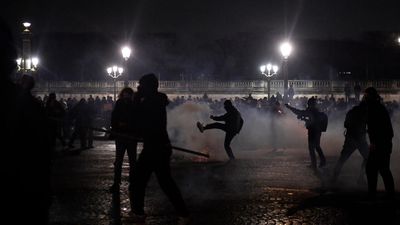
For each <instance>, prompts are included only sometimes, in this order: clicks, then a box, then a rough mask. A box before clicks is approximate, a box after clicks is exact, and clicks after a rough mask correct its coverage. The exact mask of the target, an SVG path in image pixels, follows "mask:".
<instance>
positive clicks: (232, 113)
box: [196, 100, 243, 160]
mask: <svg viewBox="0 0 400 225" xmlns="http://www.w3.org/2000/svg"><path fill="white" fill-rule="evenodd" d="M224 108H225V110H226V113H225V114H224V115H222V116H213V115H211V116H210V118H211V119H212V120H215V121H224V122H225V123H211V124H207V125H205V126H203V124H201V123H200V122H197V124H196V125H197V128H199V130H200V132H201V133H203V132H204V131H205V130H209V129H220V130H223V131H225V141H224V147H225V151H226V154H228V157H229V159H230V160H233V159H235V156H234V155H233V152H232V148H231V141H232V139H233V138H234V137H235V135H236V134H238V133H239V132H240V130H241V129H242V126H243V119H242V116H241V115H240V112H239V111H238V110H237V109H236V108H235V106H233V104H232V101H231V100H225V102H224Z"/></svg>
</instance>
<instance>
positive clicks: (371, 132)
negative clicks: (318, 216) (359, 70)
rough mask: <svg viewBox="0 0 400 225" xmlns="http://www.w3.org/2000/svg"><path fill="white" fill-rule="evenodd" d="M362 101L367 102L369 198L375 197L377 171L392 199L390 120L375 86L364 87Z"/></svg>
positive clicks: (391, 132) (393, 193)
mask: <svg viewBox="0 0 400 225" xmlns="http://www.w3.org/2000/svg"><path fill="white" fill-rule="evenodd" d="M364 101H365V102H366V104H367V132H368V136H369V141H370V146H369V155H368V159H367V165H366V173H367V180H368V194H369V197H370V198H371V200H373V199H375V197H376V192H377V191H376V189H377V183H378V172H379V173H380V174H381V176H382V179H383V183H384V184H385V189H386V194H387V197H388V198H389V199H394V195H395V191H394V190H395V189H394V180H393V175H392V172H391V171H390V155H391V153H392V138H393V127H392V122H391V120H390V116H389V113H388V111H387V109H386V108H385V106H384V105H383V104H382V103H381V97H380V96H379V94H378V92H377V91H376V89H375V88H373V87H368V88H367V89H365V91H364Z"/></svg>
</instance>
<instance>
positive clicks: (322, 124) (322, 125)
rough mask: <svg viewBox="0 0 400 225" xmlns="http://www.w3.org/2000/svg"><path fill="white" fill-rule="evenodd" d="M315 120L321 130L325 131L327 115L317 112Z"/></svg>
mask: <svg viewBox="0 0 400 225" xmlns="http://www.w3.org/2000/svg"><path fill="white" fill-rule="evenodd" d="M317 121H318V125H319V129H320V131H321V132H326V130H327V129H328V115H326V113H324V112H318V114H317Z"/></svg>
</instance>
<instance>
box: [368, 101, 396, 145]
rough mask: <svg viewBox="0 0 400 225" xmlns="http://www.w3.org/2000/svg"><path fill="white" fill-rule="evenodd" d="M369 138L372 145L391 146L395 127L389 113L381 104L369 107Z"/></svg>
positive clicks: (372, 104)
mask: <svg viewBox="0 0 400 225" xmlns="http://www.w3.org/2000/svg"><path fill="white" fill-rule="evenodd" d="M367 127H368V136H369V139H370V143H371V144H375V145H383V146H386V145H388V144H391V142H392V138H393V127H392V122H391V121H390V117H389V113H388V111H387V109H386V108H385V106H384V105H382V104H381V103H379V102H376V103H371V104H369V105H368V113H367Z"/></svg>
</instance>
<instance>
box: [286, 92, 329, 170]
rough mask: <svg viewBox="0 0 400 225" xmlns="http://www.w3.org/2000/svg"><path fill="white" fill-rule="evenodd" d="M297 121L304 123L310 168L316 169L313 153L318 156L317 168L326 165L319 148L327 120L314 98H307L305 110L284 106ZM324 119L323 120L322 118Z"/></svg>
mask: <svg viewBox="0 0 400 225" xmlns="http://www.w3.org/2000/svg"><path fill="white" fill-rule="evenodd" d="M285 106H286V107H288V108H289V109H290V110H291V111H292V112H293V113H294V114H296V115H297V118H298V119H301V120H304V121H305V123H306V128H307V131H308V132H307V133H308V150H309V153H310V158H311V165H310V168H312V169H316V168H317V159H316V156H315V152H317V153H318V155H319V159H320V162H319V167H323V166H325V164H326V159H325V156H324V153H323V151H322V148H321V145H320V143H321V134H322V132H324V131H326V128H327V122H328V121H327V118H326V115H325V114H323V113H322V112H320V111H319V110H318V109H317V101H316V99H315V98H314V97H312V98H309V99H308V101H307V108H306V109H305V110H300V109H296V108H294V107H292V106H290V105H288V104H285ZM324 117H325V118H324Z"/></svg>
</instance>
